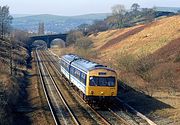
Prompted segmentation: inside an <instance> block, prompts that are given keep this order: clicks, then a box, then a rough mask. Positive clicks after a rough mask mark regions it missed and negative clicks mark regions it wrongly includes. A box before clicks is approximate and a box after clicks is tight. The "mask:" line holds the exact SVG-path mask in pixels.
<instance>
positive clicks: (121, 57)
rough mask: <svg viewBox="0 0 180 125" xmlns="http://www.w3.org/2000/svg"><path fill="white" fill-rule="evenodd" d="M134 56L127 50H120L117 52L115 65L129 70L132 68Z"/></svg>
mask: <svg viewBox="0 0 180 125" xmlns="http://www.w3.org/2000/svg"><path fill="white" fill-rule="evenodd" d="M134 62H135V57H134V55H132V54H128V53H127V52H122V53H120V54H118V57H117V66H118V69H120V70H124V71H128V72H131V71H133V70H134Z"/></svg>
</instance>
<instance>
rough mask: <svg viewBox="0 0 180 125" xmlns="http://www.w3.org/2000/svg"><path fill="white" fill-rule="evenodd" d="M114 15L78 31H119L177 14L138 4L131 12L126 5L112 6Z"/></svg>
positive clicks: (134, 5)
mask: <svg viewBox="0 0 180 125" xmlns="http://www.w3.org/2000/svg"><path fill="white" fill-rule="evenodd" d="M111 10H112V15H110V16H108V17H107V18H105V19H104V20H95V21H94V22H93V24H91V25H89V24H82V25H80V26H78V28H77V30H79V31H81V32H83V33H84V34H92V33H97V32H101V31H105V30H108V29H119V28H124V27H130V26H134V25H137V24H143V23H148V22H152V21H153V20H154V19H155V18H156V17H159V16H163V15H165V16H168V15H173V14H175V13H172V12H162V11H156V8H155V7H153V8H141V7H140V5H139V4H138V3H134V4H132V6H131V8H130V10H127V9H126V8H125V6H124V5H121V4H117V5H114V6H112V8H111Z"/></svg>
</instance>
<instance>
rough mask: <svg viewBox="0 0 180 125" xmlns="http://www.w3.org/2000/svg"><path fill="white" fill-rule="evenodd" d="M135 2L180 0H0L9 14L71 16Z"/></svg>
mask: <svg viewBox="0 0 180 125" xmlns="http://www.w3.org/2000/svg"><path fill="white" fill-rule="evenodd" d="M135 2H136V3H138V4H139V5H140V6H141V7H153V6H162V7H167V6H168V7H180V0H0V5H1V6H2V5H8V6H9V7H10V12H11V14H54V15H66V16H72V15H81V14H88V13H106V12H111V7H112V6H113V5H115V4H123V5H125V7H126V8H130V6H131V5H132V4H133V3H135Z"/></svg>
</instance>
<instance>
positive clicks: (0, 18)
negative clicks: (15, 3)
mask: <svg viewBox="0 0 180 125" xmlns="http://www.w3.org/2000/svg"><path fill="white" fill-rule="evenodd" d="M12 19H13V17H12V16H11V15H10V14H9V7H8V6H3V7H1V6H0V31H1V34H0V35H1V38H4V35H5V34H9V33H10V28H11V26H10V24H11V23H12Z"/></svg>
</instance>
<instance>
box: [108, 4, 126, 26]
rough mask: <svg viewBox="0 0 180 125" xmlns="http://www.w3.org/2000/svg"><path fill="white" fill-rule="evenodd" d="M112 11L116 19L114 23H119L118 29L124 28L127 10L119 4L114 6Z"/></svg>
mask: <svg viewBox="0 0 180 125" xmlns="http://www.w3.org/2000/svg"><path fill="white" fill-rule="evenodd" d="M111 9H112V14H113V16H114V17H115V19H114V21H115V22H116V23H117V27H118V28H122V27H123V19H124V15H125V13H126V9H125V7H124V5H121V4H117V5H115V6H113V7H112V8H111Z"/></svg>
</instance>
